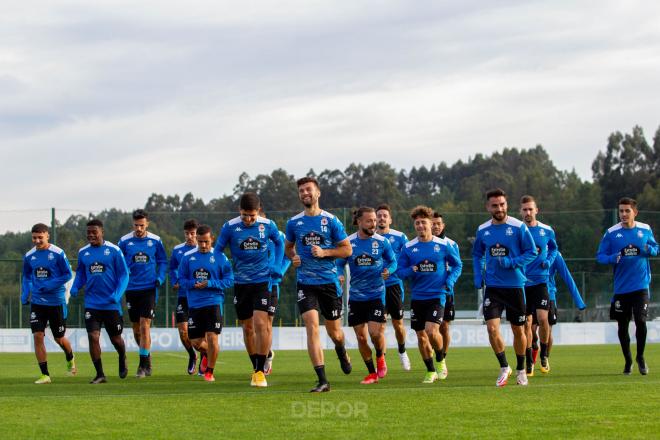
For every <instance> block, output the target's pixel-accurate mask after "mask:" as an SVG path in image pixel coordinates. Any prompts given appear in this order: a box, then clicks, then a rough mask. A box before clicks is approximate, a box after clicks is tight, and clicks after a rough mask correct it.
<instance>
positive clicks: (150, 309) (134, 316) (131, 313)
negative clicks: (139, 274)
mask: <svg viewBox="0 0 660 440" xmlns="http://www.w3.org/2000/svg"><path fill="white" fill-rule="evenodd" d="M126 308H127V309H128V317H129V318H130V320H131V322H140V318H147V319H154V318H155V317H156V289H145V290H127V291H126Z"/></svg>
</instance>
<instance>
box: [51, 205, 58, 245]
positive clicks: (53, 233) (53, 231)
mask: <svg viewBox="0 0 660 440" xmlns="http://www.w3.org/2000/svg"><path fill="white" fill-rule="evenodd" d="M50 231H51V234H50V237H51V242H52V243H53V244H57V229H56V228H55V208H50Z"/></svg>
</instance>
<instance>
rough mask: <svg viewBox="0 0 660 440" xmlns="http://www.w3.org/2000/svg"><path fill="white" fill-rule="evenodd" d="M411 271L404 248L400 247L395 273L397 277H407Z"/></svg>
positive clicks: (412, 271)
mask: <svg viewBox="0 0 660 440" xmlns="http://www.w3.org/2000/svg"><path fill="white" fill-rule="evenodd" d="M413 273H415V271H414V270H412V267H411V266H410V258H409V257H408V253H407V252H406V250H405V249H401V254H400V255H399V261H398V262H397V270H396V274H397V275H398V276H399V278H408V277H409V276H411V275H412V274H413Z"/></svg>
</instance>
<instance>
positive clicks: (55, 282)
mask: <svg viewBox="0 0 660 440" xmlns="http://www.w3.org/2000/svg"><path fill="white" fill-rule="evenodd" d="M57 266H58V268H59V269H60V272H62V275H60V276H59V277H52V278H50V279H48V280H46V281H44V282H43V284H42V286H41V287H40V289H39V290H40V291H45V292H48V291H50V290H55V289H58V288H60V287H61V286H63V285H64V284H66V282H67V281H69V280H70V279H71V277H72V274H71V266H69V260H67V258H66V256H64V255H63V254H58V256H57Z"/></svg>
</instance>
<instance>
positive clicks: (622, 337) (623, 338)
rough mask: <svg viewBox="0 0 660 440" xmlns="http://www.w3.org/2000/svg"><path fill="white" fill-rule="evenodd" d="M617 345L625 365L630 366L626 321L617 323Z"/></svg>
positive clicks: (630, 356)
mask: <svg viewBox="0 0 660 440" xmlns="http://www.w3.org/2000/svg"><path fill="white" fill-rule="evenodd" d="M617 333H618V335H619V344H620V345H621V352H622V353H623V357H624V359H625V360H626V365H629V364H632V354H631V353H630V336H629V335H628V321H619V330H618V332H617Z"/></svg>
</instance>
